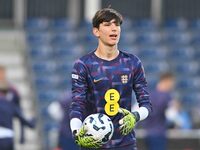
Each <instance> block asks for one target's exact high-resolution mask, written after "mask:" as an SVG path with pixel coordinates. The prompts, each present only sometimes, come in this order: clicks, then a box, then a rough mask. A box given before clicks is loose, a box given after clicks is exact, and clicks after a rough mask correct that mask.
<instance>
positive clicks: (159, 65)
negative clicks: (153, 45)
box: [143, 60, 169, 75]
mask: <svg viewBox="0 0 200 150" xmlns="http://www.w3.org/2000/svg"><path fill="white" fill-rule="evenodd" d="M143 64H144V69H145V72H146V73H147V74H150V75H151V74H154V75H158V74H160V73H162V72H166V71H167V70H169V65H168V64H167V63H166V62H164V61H160V62H159V61H157V60H154V62H144V63H143Z"/></svg>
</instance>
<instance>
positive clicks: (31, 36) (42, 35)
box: [26, 32, 52, 46]
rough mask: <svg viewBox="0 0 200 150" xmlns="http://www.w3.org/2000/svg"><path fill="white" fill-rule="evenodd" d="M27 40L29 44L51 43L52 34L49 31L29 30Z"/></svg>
mask: <svg viewBox="0 0 200 150" xmlns="http://www.w3.org/2000/svg"><path fill="white" fill-rule="evenodd" d="M26 36H27V37H26V40H27V42H28V44H29V45H31V46H35V45H39V44H50V42H51V38H52V36H51V34H50V33H49V32H28V33H27V35H26Z"/></svg>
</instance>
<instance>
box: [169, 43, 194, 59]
mask: <svg viewBox="0 0 200 150" xmlns="http://www.w3.org/2000/svg"><path fill="white" fill-rule="evenodd" d="M193 58H194V49H193V47H191V46H185V47H183V46H180V47H179V46H178V47H172V49H171V50H170V53H169V59H170V60H174V61H179V62H181V61H190V60H191V61H192V60H193Z"/></svg>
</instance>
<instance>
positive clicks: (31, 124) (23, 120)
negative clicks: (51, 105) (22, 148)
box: [13, 105, 35, 128]
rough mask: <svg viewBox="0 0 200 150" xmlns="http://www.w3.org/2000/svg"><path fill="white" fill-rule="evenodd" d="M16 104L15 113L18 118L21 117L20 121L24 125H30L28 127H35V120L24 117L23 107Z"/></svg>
mask: <svg viewBox="0 0 200 150" xmlns="http://www.w3.org/2000/svg"><path fill="white" fill-rule="evenodd" d="M13 106H14V111H15V112H14V113H15V116H16V117H17V118H19V120H20V122H21V124H22V125H26V126H28V127H30V128H34V127H35V120H30V121H29V120H27V119H26V118H25V117H24V115H23V114H22V111H21V109H20V108H19V107H18V106H16V105H13Z"/></svg>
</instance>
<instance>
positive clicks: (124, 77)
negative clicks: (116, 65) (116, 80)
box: [121, 75, 128, 84]
mask: <svg viewBox="0 0 200 150" xmlns="http://www.w3.org/2000/svg"><path fill="white" fill-rule="evenodd" d="M121 81H122V83H123V84H126V83H127V82H128V75H121Z"/></svg>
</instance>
